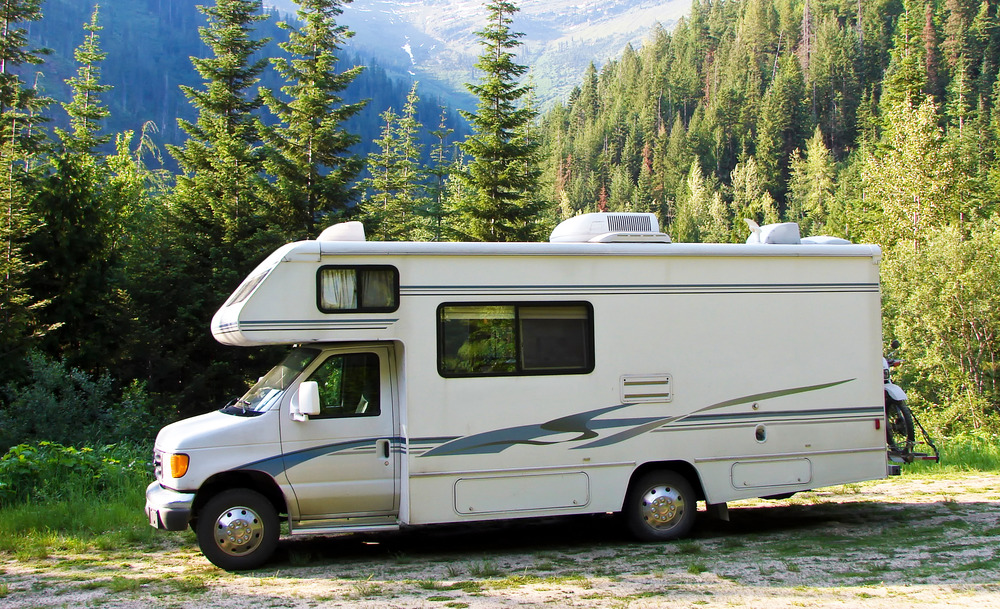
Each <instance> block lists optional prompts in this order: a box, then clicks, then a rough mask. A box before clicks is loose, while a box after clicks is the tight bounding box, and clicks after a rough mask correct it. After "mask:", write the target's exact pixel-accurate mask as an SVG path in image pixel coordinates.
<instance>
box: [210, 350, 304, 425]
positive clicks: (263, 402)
mask: <svg viewBox="0 0 1000 609" xmlns="http://www.w3.org/2000/svg"><path fill="white" fill-rule="evenodd" d="M318 354H319V351H318V350H317V349H306V348H302V347H300V348H297V349H292V351H291V353H289V354H288V355H287V356H286V357H285V359H284V360H283V361H282V362H281V363H280V364H278V365H277V366H275V367H274V368H271V371H270V372H268V373H267V374H265V375H264V376H262V377H260V380H258V381H257V382H256V383H254V386H253V387H251V388H250V391H247V392H246V394H244V395H243V397H241V398H238V399H236V400H234V401H232V402H230V403H229V405H227V406H226V407H225V408H223V409H222V412H225V413H228V414H249V415H253V414H260V413H262V412H264V411H265V410H267V409H268V408H270V407H271V406H272V405H273V404H274V403H275V402H277V398H278V396H280V395H281V393H282V392H283V391H284V390H285V389H287V388H288V386H289V385H291V384H292V381H294V380H295V377H297V376H298V375H299V374H300V373H301V372H302V371H303V370H305V367H306V366H308V365H309V362H311V361H313V359H315V358H316V356H317V355H318Z"/></svg>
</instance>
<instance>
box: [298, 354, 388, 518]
mask: <svg viewBox="0 0 1000 609" xmlns="http://www.w3.org/2000/svg"><path fill="white" fill-rule="evenodd" d="M390 356H391V349H390V348H389V347H383V346H374V347H365V348H359V349H357V350H352V351H346V350H344V351H328V352H324V353H323V355H322V356H321V357H320V358H318V359H317V361H316V362H314V363H313V364H312V366H311V367H310V370H309V371H308V372H307V373H306V374H305V375H304V376H303V379H302V380H309V381H316V382H317V384H318V385H319V394H320V402H321V410H320V414H319V415H312V416H310V417H309V420H307V421H295V420H292V418H291V411H290V408H291V394H289V395H288V396H287V397H286V398H285V401H284V403H283V404H282V417H281V445H282V451H283V453H284V456H283V459H284V464H285V474H286V476H287V477H288V481H289V483H290V484H291V485H292V489H293V491H294V492H295V498H296V500H297V501H298V504H299V517H300V518H301V519H311V518H332V517H343V516H374V515H383V514H391V513H393V512H395V510H396V505H397V501H396V496H397V490H396V489H397V488H398V483H397V475H396V472H397V470H398V463H397V461H398V458H399V451H398V449H397V450H393V448H394V446H393V437H394V436H395V435H396V434H395V433H394V430H395V420H394V419H395V414H394V411H395V408H394V406H395V404H394V397H393V391H392V384H393V383H392V378H391V368H392V362H391V357H390ZM296 389H297V387H296Z"/></svg>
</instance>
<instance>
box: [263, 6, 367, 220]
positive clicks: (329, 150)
mask: <svg viewBox="0 0 1000 609" xmlns="http://www.w3.org/2000/svg"><path fill="white" fill-rule="evenodd" d="M347 1H348V2H349V1H350V0H347ZM343 4H344V3H343V2H341V0H299V7H300V8H299V11H298V18H299V20H300V21H302V27H301V28H299V29H294V28H293V27H292V26H291V25H289V24H288V23H284V22H283V23H279V24H278V25H279V26H280V27H281V28H283V29H286V30H288V41H287V42H283V43H281V44H279V45H278V46H280V47H281V48H282V49H283V50H284V51H285V52H287V53H288V54H289V55H290V57H288V58H284V57H279V58H274V59H271V63H273V64H274V66H275V68H276V69H277V70H278V72H279V73H280V74H281V76H282V77H283V78H284V79H285V80H286V81H287V82H288V85H286V86H285V87H282V89H281V90H282V92H283V93H284V94H285V96H286V98H287V100H286V99H281V98H279V97H278V96H276V95H274V94H272V93H270V92H265V93H264V99H265V101H266V102H267V105H268V107H269V108H270V109H271V112H272V113H273V114H274V115H275V116H276V117H278V119H279V120H280V124H279V125H278V126H276V127H273V128H268V129H265V131H264V134H265V140H266V141H267V142H268V144H269V148H270V152H271V154H270V155H269V158H268V161H267V163H266V166H267V169H268V172H269V173H270V174H272V175H273V176H275V182H274V184H273V188H271V189H270V193H269V194H270V196H269V199H270V201H269V203H270V205H271V208H272V217H273V218H274V221H275V222H277V223H279V225H281V226H282V227H283V228H284V232H285V233H286V238H305V237H314V236H315V232H316V228H315V223H316V221H317V219H319V218H320V217H322V219H323V222H324V223H331V222H332V221H334V220H336V219H339V218H342V217H343V216H344V215H345V214H346V212H347V210H348V204H349V203H350V202H351V200H352V199H353V197H354V191H353V189H352V187H351V183H352V182H353V181H354V179H355V178H356V177H357V175H358V172H359V171H360V170H361V166H362V162H361V159H360V158H358V157H357V156H356V155H353V154H351V153H350V149H351V147H352V146H353V145H354V144H356V143H358V141H360V138H359V137H358V136H357V135H356V134H352V133H349V132H347V130H346V129H344V126H343V125H344V122H345V121H347V120H348V119H349V118H351V117H352V116H354V115H355V114H357V113H358V112H359V111H360V110H361V109H362V108H363V107H364V105H365V102H358V103H352V104H346V103H344V100H343V98H342V97H341V94H342V92H343V91H344V89H346V88H347V86H348V85H349V84H350V83H351V82H353V81H354V79H355V78H357V76H358V74H360V73H361V71H362V69H363V67H362V66H354V67H351V68H348V69H346V70H342V71H340V72H338V71H337V69H338V65H337V62H338V58H337V52H338V51H339V50H340V48H341V47H342V46H343V44H344V43H345V42H346V41H347V40H348V39H349V38H350V37H351V36H353V32H351V31H350V30H349V29H347V28H346V27H345V26H342V25H337V22H336V18H337V17H338V16H339V15H340V14H341V13H342V12H343V9H342V5H343Z"/></svg>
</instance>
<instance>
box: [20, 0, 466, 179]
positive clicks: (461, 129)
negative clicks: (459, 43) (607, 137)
mask: <svg viewBox="0 0 1000 609" xmlns="http://www.w3.org/2000/svg"><path fill="white" fill-rule="evenodd" d="M211 3H212V0H102V2H101V3H100V10H99V16H98V17H99V23H100V25H101V26H102V27H103V29H102V30H101V31H100V32H99V37H100V43H99V44H100V47H101V49H102V50H103V51H104V52H105V53H107V57H106V59H105V60H104V61H102V62H101V64H100V69H101V82H102V83H103V84H107V85H110V86H111V87H112V88H111V89H110V90H109V91H106V92H104V93H102V94H101V96H100V97H101V100H102V103H103V104H104V105H105V106H106V107H107V108H108V109H109V110H110V111H111V114H110V116H109V117H108V118H107V119H106V120H105V121H103V124H104V131H105V132H106V133H118V132H121V131H123V130H126V129H127V130H133V131H138V130H140V129H142V127H143V125H144V124H146V123H147V122H150V123H153V124H155V125H156V133H155V134H154V136H153V139H154V141H155V142H156V143H157V144H159V145H161V146H162V145H163V144H179V143H181V142H182V141H184V140H185V139H186V137H187V135H186V134H185V133H184V132H183V131H182V130H181V129H180V128H179V126H178V124H177V119H178V118H182V119H186V120H189V121H193V120H195V119H196V118H197V113H196V111H195V109H194V107H193V106H192V105H191V103H190V102H189V100H188V99H187V98H186V96H185V95H184V94H183V93H182V91H181V89H180V85H187V86H192V87H195V88H200V87H202V86H204V85H203V83H202V80H201V78H200V77H199V75H198V74H197V72H196V71H195V69H194V67H193V66H192V64H191V57H192V56H198V57H204V56H207V54H208V53H209V49H208V47H207V46H206V45H205V44H204V43H203V42H202V41H201V39H200V37H199V34H198V28H200V27H203V26H205V25H206V18H205V16H204V15H202V14H201V13H200V12H199V11H198V10H197V9H196V6H197V5H199V4H211ZM92 11H93V4H90V3H81V2H79V1H78V0H45V2H44V3H43V5H42V12H43V18H42V19H41V21H38V22H34V23H30V24H27V29H28V32H29V38H30V45H31V46H33V47H46V48H49V49H51V50H52V53H51V54H49V55H46V56H45V63H44V64H43V65H42V66H40V67H38V66H25V67H24V68H23V69H22V70H21V71H22V73H23V74H22V76H23V78H24V79H25V80H26V81H28V82H34V83H37V84H38V86H39V88H40V89H41V90H42V92H43V93H44V94H45V95H47V96H50V97H52V98H54V99H55V100H57V101H60V102H64V101H66V100H68V99H69V97H70V95H71V91H70V89H69V87H68V85H67V84H66V83H65V79H67V78H69V77H71V76H73V75H75V73H76V70H77V68H78V66H77V64H76V62H75V61H74V59H73V52H74V49H75V48H76V47H77V46H78V45H79V44H80V43H81V42H82V41H83V38H84V30H83V24H84V22H86V21H89V19H90V15H91V13H92ZM278 17H279V16H278V15H273V16H272V18H270V19H267V20H264V21H262V22H260V23H259V24H257V27H256V35H257V36H259V37H261V38H270V39H271V41H270V42H269V43H268V45H267V46H266V47H265V48H264V49H263V50H262V51H261V52H260V54H259V56H260V57H263V58H267V57H274V56H277V55H279V54H281V51H280V49H279V48H278V46H277V45H278V43H279V42H281V41H284V40H286V39H287V33H286V32H285V31H284V30H281V29H279V28H278V27H277V25H276V22H277V21H278ZM338 57H339V58H340V63H341V66H339V67H338V70H346V69H349V68H350V67H352V66H354V65H365V66H367V68H366V69H365V70H364V71H363V72H362V73H361V75H360V76H359V77H358V78H357V79H356V80H355V81H354V82H353V83H351V85H350V87H349V88H348V90H346V91H345V92H344V95H343V97H344V98H345V102H347V103H350V102H354V101H359V100H363V99H367V100H370V101H369V104H368V105H367V107H366V108H365V109H364V110H363V111H362V112H361V113H360V114H359V115H356V116H354V117H352V118H351V119H350V120H349V121H348V122H347V124H346V125H345V126H346V128H347V129H348V131H350V132H352V133H357V134H359V135H360V136H361V143H360V144H359V145H358V146H357V147H356V151H357V152H358V153H359V154H366V153H367V152H369V151H371V150H372V149H373V144H372V140H373V139H374V138H376V137H377V135H378V133H379V131H380V129H381V124H382V120H381V119H380V118H379V114H380V113H382V112H384V111H385V110H386V109H387V108H389V107H394V108H396V109H397V110H399V109H401V108H402V106H403V103H404V102H405V99H406V94H407V92H408V91H409V89H410V84H411V80H412V77H411V76H410V75H409V74H406V73H405V71H402V70H399V69H398V68H397V69H393V67H392V66H385V65H382V61H381V60H380V59H379V58H378V57H373V56H372V55H370V54H366V53H364V52H363V51H361V52H359V50H358V49H355V48H353V47H351V46H346V47H345V48H344V49H342V52H340V53H338ZM36 74H37V78H36ZM286 84H287V83H286V82H285V81H284V80H283V79H282V78H281V77H280V76H279V75H278V74H277V73H276V72H275V71H274V70H272V69H271V68H270V67H268V68H267V69H265V70H264V72H263V73H262V74H261V82H260V85H261V86H263V87H266V88H269V89H271V90H272V91H279V90H280V88H281V87H283V86H285V85H286ZM425 85H426V86H425ZM444 89H445V88H444V87H437V90H440V91H443V90H444ZM433 90H434V87H432V86H431V83H429V82H428V83H424V82H421V86H420V89H419V90H418V94H419V95H420V98H421V103H420V104H419V105H418V117H417V118H418V119H419V120H420V121H421V122H422V123H423V124H424V125H426V126H427V128H428V129H433V128H436V127H437V125H438V122H439V120H440V114H441V108H440V105H441V104H442V103H444V100H442V99H441V97H442V96H441V95H440V94H435V93H434V92H433ZM448 114H449V127H451V128H454V129H456V138H457V137H458V136H460V135H462V134H464V133H465V132H466V126H465V123H464V121H462V120H461V118H460V117H459V116H458V115H457V113H456V112H454V111H453V110H451V109H449V111H448ZM49 115H50V116H52V117H53V122H52V126H54V127H62V128H66V126H67V123H68V117H67V116H66V115H65V112H63V111H62V109H61V108H59V107H58V105H56V106H53V107H52V108H51V109H50V112H49ZM261 115H262V116H263V117H264V119H265V120H272V119H271V117H270V115H269V113H268V112H267V111H266V110H262V111H261ZM422 139H423V140H424V141H423V143H424V144H425V145H426V144H430V143H431V142H432V139H431V138H430V136H428V135H426V134H422ZM425 147H426V148H427V149H428V150H429V146H425ZM426 152H427V151H426V150H425V153H426ZM164 160H165V161H166V162H167V163H168V165H170V166H171V167H172V161H171V159H170V157H169V156H167V155H165V156H164Z"/></svg>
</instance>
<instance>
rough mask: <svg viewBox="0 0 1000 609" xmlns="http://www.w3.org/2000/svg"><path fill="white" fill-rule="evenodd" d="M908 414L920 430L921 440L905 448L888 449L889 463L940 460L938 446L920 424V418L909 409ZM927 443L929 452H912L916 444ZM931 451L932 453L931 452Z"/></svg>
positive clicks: (936, 461) (922, 444)
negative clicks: (903, 449) (902, 449)
mask: <svg viewBox="0 0 1000 609" xmlns="http://www.w3.org/2000/svg"><path fill="white" fill-rule="evenodd" d="M910 416H911V417H912V419H913V424H914V425H915V426H916V428H917V429H919V430H920V435H922V436H923V438H924V440H923V442H914V443H913V445H912V446H907V450H905V451H900V450H889V461H890V462H891V463H913V462H914V461H933V462H935V463H940V462H941V453H940V451H938V447H937V446H936V445H935V444H934V440H933V439H931V435H930V434H929V433H927V430H926V429H924V426H923V425H921V424H920V420H919V419H917V415H916V414H914V413H913V411H912V410H911V411H910ZM924 445H927V446H928V447H930V452H914V450H913V449H914V448H916V447H918V446H924ZM931 453H933V454H931Z"/></svg>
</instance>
